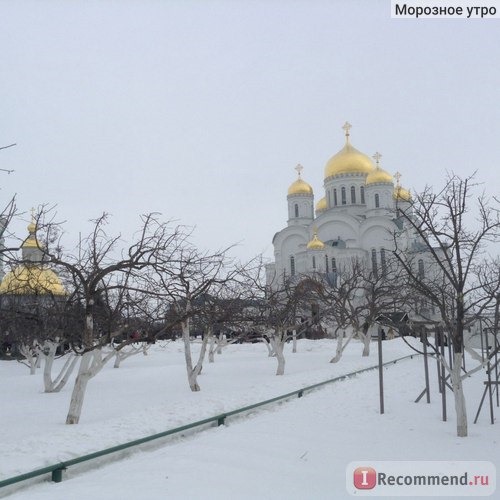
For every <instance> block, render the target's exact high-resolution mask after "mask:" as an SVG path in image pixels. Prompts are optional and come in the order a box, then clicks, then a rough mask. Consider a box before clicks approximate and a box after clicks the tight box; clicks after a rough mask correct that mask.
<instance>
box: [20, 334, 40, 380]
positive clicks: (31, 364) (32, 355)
mask: <svg viewBox="0 0 500 500" xmlns="http://www.w3.org/2000/svg"><path fill="white" fill-rule="evenodd" d="M19 352H20V353H21V354H22V355H23V356H24V357H25V361H21V363H22V364H23V365H26V366H27V367H28V368H29V369H30V375H34V374H35V373H36V369H37V365H38V358H39V357H40V350H39V348H38V347H37V345H36V343H35V342H34V343H33V345H28V344H21V345H20V347H19Z"/></svg>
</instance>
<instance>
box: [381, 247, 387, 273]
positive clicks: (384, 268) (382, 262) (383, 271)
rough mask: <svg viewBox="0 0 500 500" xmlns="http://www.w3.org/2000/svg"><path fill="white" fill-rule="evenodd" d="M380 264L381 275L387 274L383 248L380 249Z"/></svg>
mask: <svg viewBox="0 0 500 500" xmlns="http://www.w3.org/2000/svg"><path fill="white" fill-rule="evenodd" d="M380 265H381V266H382V276H385V275H386V274H387V261H386V259H385V249H384V248H381V249H380Z"/></svg>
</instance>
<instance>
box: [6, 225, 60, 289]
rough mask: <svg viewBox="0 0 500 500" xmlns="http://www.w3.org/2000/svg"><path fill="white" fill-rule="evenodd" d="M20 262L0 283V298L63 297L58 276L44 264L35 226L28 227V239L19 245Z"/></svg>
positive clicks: (41, 246)
mask: <svg viewBox="0 0 500 500" xmlns="http://www.w3.org/2000/svg"><path fill="white" fill-rule="evenodd" d="M21 251H22V261H21V263H20V264H19V265H17V266H16V267H14V268H13V269H12V270H11V271H9V272H8V273H7V274H6V275H5V277H4V278H3V279H2V282H1V283H0V295H2V296H28V295H29V296H56V297H57V296H61V297H62V296H64V295H66V291H65V289H64V286H63V284H62V283H61V279H60V278H59V276H58V275H57V274H56V273H55V272H54V271H53V270H52V269H50V268H49V267H48V266H47V264H46V263H45V262H44V254H43V245H42V244H41V243H40V242H39V241H38V240H37V237H36V224H35V223H34V222H31V223H30V224H29V225H28V237H27V238H26V240H25V241H24V243H23V244H22V245H21Z"/></svg>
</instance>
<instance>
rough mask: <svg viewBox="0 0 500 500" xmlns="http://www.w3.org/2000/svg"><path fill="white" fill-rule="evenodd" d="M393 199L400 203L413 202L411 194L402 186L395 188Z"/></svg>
mask: <svg viewBox="0 0 500 500" xmlns="http://www.w3.org/2000/svg"><path fill="white" fill-rule="evenodd" d="M392 196H393V198H394V199H395V200H400V201H411V193H410V191H408V189H405V188H404V187H402V186H396V187H395V188H394V193H393V195H392Z"/></svg>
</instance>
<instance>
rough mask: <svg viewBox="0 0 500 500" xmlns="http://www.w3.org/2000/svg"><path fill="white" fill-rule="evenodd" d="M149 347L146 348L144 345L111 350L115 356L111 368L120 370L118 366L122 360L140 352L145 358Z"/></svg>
mask: <svg viewBox="0 0 500 500" xmlns="http://www.w3.org/2000/svg"><path fill="white" fill-rule="evenodd" d="M149 347H150V346H149V345H148V346H146V344H144V345H139V346H135V345H129V346H126V347H124V348H122V349H113V350H114V356H115V363H114V365H113V368H120V365H121V363H122V361H123V360H124V359H127V358H130V356H135V355H136V354H139V353H140V352H142V353H143V354H144V355H145V356H147V350H148V349H149Z"/></svg>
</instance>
